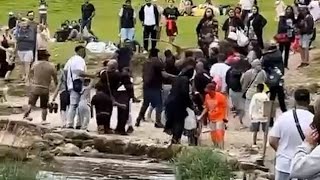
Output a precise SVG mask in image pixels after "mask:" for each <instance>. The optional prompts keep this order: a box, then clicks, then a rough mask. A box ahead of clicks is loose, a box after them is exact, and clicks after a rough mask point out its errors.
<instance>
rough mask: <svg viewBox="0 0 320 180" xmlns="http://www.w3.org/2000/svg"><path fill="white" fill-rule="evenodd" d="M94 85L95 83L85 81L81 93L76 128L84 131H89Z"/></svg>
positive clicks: (88, 80)
mask: <svg viewBox="0 0 320 180" xmlns="http://www.w3.org/2000/svg"><path fill="white" fill-rule="evenodd" d="M93 85H94V81H93V80H92V81H91V80H90V79H85V80H84V83H83V88H82V92H81V97H80V102H79V106H78V111H79V120H78V122H77V125H76V127H78V128H79V127H81V129H82V130H87V128H88V125H89V122H90V119H91V104H90V100H91V90H92V87H93Z"/></svg>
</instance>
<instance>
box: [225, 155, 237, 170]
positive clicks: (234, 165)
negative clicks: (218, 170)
mask: <svg viewBox="0 0 320 180" xmlns="http://www.w3.org/2000/svg"><path fill="white" fill-rule="evenodd" d="M227 162H228V164H229V166H230V167H231V169H233V170H236V169H239V161H238V159H237V158H235V157H232V156H229V157H227Z"/></svg>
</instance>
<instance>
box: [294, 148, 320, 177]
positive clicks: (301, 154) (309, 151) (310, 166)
mask: <svg viewBox="0 0 320 180" xmlns="http://www.w3.org/2000/svg"><path fill="white" fill-rule="evenodd" d="M319 163H320V146H317V147H316V148H314V149H313V148H312V147H311V146H310V145H309V144H308V143H306V142H303V143H302V144H301V145H300V146H298V148H297V152H296V154H295V156H294V158H293V159H292V162H291V173H290V177H291V178H298V179H304V180H320V166H319Z"/></svg>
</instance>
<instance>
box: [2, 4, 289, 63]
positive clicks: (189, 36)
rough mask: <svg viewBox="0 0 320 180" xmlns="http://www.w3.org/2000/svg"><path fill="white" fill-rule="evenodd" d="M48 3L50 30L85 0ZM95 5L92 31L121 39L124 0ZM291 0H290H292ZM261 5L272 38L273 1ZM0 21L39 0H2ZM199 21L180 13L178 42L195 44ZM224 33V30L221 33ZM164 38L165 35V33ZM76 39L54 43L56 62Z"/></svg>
mask: <svg viewBox="0 0 320 180" xmlns="http://www.w3.org/2000/svg"><path fill="white" fill-rule="evenodd" d="M132 1H133V4H134V6H135V9H136V10H137V11H138V9H139V7H140V5H141V4H142V3H143V2H144V0H132ZM177 1H178V0H177ZM287 1H288V0H287ZM47 2H48V5H49V15H48V21H49V28H50V30H51V34H53V33H54V31H55V30H56V29H57V28H58V27H59V26H60V24H61V22H63V21H64V20H66V19H68V20H74V19H79V18H80V6H81V4H82V3H83V1H82V0H47ZM91 2H92V3H93V4H94V5H95V7H96V17H95V18H94V21H93V25H92V26H93V31H94V32H95V33H96V34H97V35H98V37H99V38H100V39H102V40H112V41H115V42H118V41H119V40H118V20H119V18H118V11H119V8H120V7H121V4H122V3H123V2H124V0H91ZM200 2H204V0H196V1H195V3H196V4H199V3H200ZM214 2H215V3H217V4H222V3H224V4H230V5H234V4H236V3H237V2H238V1H237V0H228V1H222V0H214ZM289 2H291V1H289ZM258 3H259V6H260V7H261V13H262V14H263V15H264V16H265V17H266V19H267V20H268V25H267V27H266V28H265V37H266V38H267V39H270V38H271V37H272V36H273V35H274V33H275V32H276V28H277V23H276V22H275V21H274V18H275V8H274V1H265V0H258ZM0 4H1V6H0V12H1V13H2V16H0V24H6V23H7V16H6V15H7V14H8V12H10V11H13V12H23V14H25V12H26V11H28V10H35V11H36V12H37V7H38V0H0ZM158 4H162V5H163V4H165V0H158ZM218 19H219V22H220V23H223V21H224V20H225V19H226V17H225V16H219V18H218ZM198 22H199V18H196V17H181V18H180V19H179V22H178V26H179V36H178V38H177V44H179V45H181V46H183V47H195V46H196V36H195V27H196V25H197V23H198ZM141 36H142V30H141V25H140V22H139V23H138V24H137V30H136V39H137V40H138V41H141V39H142V37H141ZM221 36H223V34H222V33H221ZM163 37H164V38H165V36H163ZM74 46H75V43H72V42H68V43H55V44H52V48H51V49H50V50H51V53H52V55H53V56H52V58H53V60H54V61H55V62H65V61H66V59H67V58H68V57H69V56H71V55H72V54H73V50H72V49H73V47H74Z"/></svg>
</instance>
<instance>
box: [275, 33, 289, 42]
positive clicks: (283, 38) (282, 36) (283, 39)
mask: <svg viewBox="0 0 320 180" xmlns="http://www.w3.org/2000/svg"><path fill="white" fill-rule="evenodd" d="M273 39H274V40H275V41H277V43H286V42H289V41H290V40H289V38H288V35H287V33H279V34H276V35H275V36H274V37H273Z"/></svg>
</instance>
